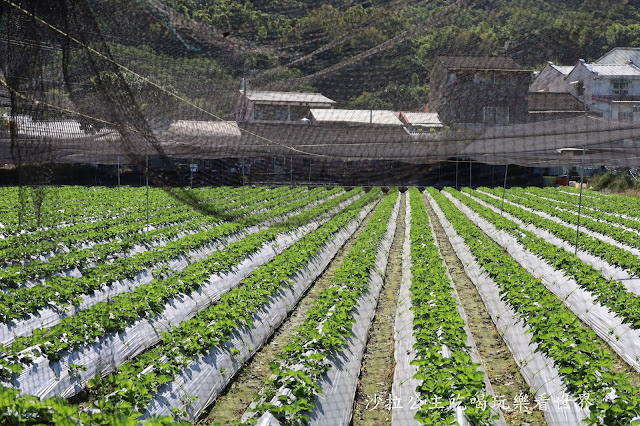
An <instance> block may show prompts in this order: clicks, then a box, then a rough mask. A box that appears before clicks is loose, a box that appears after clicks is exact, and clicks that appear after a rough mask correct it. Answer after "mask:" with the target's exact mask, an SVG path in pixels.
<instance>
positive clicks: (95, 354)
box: [6, 194, 361, 398]
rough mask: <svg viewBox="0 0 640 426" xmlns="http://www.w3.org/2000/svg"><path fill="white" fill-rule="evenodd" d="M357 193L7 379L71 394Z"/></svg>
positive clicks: (30, 388)
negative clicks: (124, 322) (99, 334)
mask: <svg viewBox="0 0 640 426" xmlns="http://www.w3.org/2000/svg"><path fill="white" fill-rule="evenodd" d="M360 196H361V194H359V195H356V196H355V197H351V198H350V199H349V200H346V201H344V202H343V203H341V204H340V205H338V206H337V207H335V208H334V209H332V210H331V211H330V212H327V213H325V214H324V215H323V216H321V218H319V219H318V220H316V221H314V222H311V223H309V224H307V225H305V226H303V227H301V228H300V229H298V230H296V231H293V232H290V233H287V234H284V235H281V236H280V237H278V238H277V239H276V241H274V242H272V243H269V244H265V246H264V247H263V248H262V249H261V250H259V251H258V252H257V253H255V254H254V255H252V256H251V257H250V258H247V259H245V260H244V261H243V262H241V263H240V264H239V265H238V266H237V268H236V269H235V270H234V271H231V272H229V273H226V274H221V275H218V274H214V275H212V276H211V278H210V279H209V280H208V281H207V282H205V283H204V284H203V285H202V286H201V287H200V288H199V289H198V290H197V291H194V292H193V293H191V294H190V295H178V296H176V297H174V298H173V299H172V300H170V301H169V302H167V304H166V305H165V308H164V312H163V313H162V314H161V315H157V316H155V317H154V318H150V319H144V320H141V321H138V322H136V323H135V324H133V325H131V326H129V327H127V328H126V329H125V330H124V331H122V332H120V333H115V334H109V335H107V336H105V337H104V338H103V339H100V341H98V342H96V343H94V344H88V345H87V346H86V347H84V348H82V349H81V350H76V351H73V352H71V353H68V354H65V355H63V356H62V357H61V359H60V360H59V361H53V362H52V361H50V360H49V359H48V358H46V357H43V356H39V357H34V361H33V363H32V364H30V365H29V366H28V367H27V368H25V370H24V371H23V372H22V373H21V374H20V375H19V376H18V377H17V378H14V379H13V380H11V382H9V383H6V384H7V385H8V386H10V387H13V388H16V389H19V390H20V392H21V393H23V394H30V395H35V396H37V397H39V398H47V397H50V396H62V397H65V398H69V397H71V396H73V395H75V394H76V393H78V392H80V391H82V390H83V389H84V387H85V385H86V383H87V382H88V381H89V380H90V379H91V378H93V377H95V376H97V375H103V376H104V375H106V374H109V373H111V372H113V371H114V370H115V369H116V368H117V367H118V366H120V365H121V364H123V363H124V362H125V361H127V360H128V359H130V358H133V357H135V356H137V355H138V354H140V353H141V352H143V351H144V350H146V349H147V348H149V347H151V346H153V345H154V344H156V343H158V342H159V341H160V333H161V332H168V331H170V330H171V329H172V328H174V327H176V326H178V325H179V324H180V323H181V322H182V321H186V320H188V319H190V318H192V317H193V316H195V314H196V313H197V312H199V311H200V310H202V309H205V308H206V307H208V306H210V305H211V304H212V303H214V302H215V301H216V300H218V299H219V298H220V296H221V295H222V294H224V293H226V292H227V291H229V290H230V289H231V288H233V287H234V286H236V285H237V284H238V283H239V282H240V281H242V280H243V279H244V278H246V277H247V276H248V275H249V274H250V273H251V272H252V271H253V270H254V269H256V268H257V267H258V266H260V265H261V264H263V263H266V262H268V261H269V260H271V259H273V257H275V256H276V255H277V254H279V253H281V252H282V251H284V250H286V249H287V248H289V247H290V246H291V245H292V244H293V243H294V242H296V241H297V240H299V239H300V238H302V236H304V235H305V234H307V233H309V232H311V231H313V230H314V229H316V228H317V227H318V226H320V225H321V224H322V223H324V222H326V221H327V220H329V218H330V217H331V216H332V215H333V214H335V213H336V212H338V211H340V210H341V209H342V208H344V205H346V204H349V203H351V202H353V201H355V200H356V199H358V198H360ZM26 351H28V349H27V350H26ZM72 364H73V365H81V366H84V370H82V371H81V370H80V369H77V368H75V369H73V371H71V370H70V365H72Z"/></svg>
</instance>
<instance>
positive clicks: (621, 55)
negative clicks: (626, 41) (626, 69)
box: [595, 47, 640, 65]
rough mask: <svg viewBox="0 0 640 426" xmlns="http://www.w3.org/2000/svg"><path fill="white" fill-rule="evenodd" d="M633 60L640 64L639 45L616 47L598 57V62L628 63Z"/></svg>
mask: <svg viewBox="0 0 640 426" xmlns="http://www.w3.org/2000/svg"><path fill="white" fill-rule="evenodd" d="M629 61H632V62H633V63H635V64H638V65H640V48H638V47H616V48H614V49H612V50H610V51H609V52H607V53H605V54H604V55H603V56H602V57H600V58H598V59H597V60H596V61H595V63H597V64H627V63H629Z"/></svg>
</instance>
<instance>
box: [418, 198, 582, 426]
mask: <svg viewBox="0 0 640 426" xmlns="http://www.w3.org/2000/svg"><path fill="white" fill-rule="evenodd" d="M427 196H428V195H427ZM428 198H429V202H430V204H431V206H432V207H433V209H434V210H435V212H436V215H437V216H438V219H439V220H440V223H442V226H443V228H444V230H445V233H446V234H447V236H448V237H449V240H450V241H451V245H452V246H453V248H454V250H455V252H456V254H457V256H458V258H459V259H460V260H461V262H462V264H463V265H464V269H465V272H466V273H467V275H468V276H469V279H471V281H472V282H473V283H474V285H475V286H476V288H477V289H478V293H479V294H480V297H482V300H483V301H484V304H485V306H486V308H487V311H488V312H489V315H491V318H492V320H493V322H494V324H495V325H496V328H497V330H498V332H500V334H501V335H502V338H503V339H504V341H505V343H506V344H507V347H508V348H509V351H510V352H511V354H512V355H513V357H514V360H515V361H516V363H517V364H518V366H519V367H520V372H521V374H522V376H523V377H524V379H525V381H526V382H527V383H528V384H529V387H530V388H531V391H532V392H533V393H534V394H535V395H536V397H537V398H543V396H545V397H550V398H551V399H550V400H549V404H548V405H547V407H546V408H547V409H546V410H545V412H544V416H545V420H546V421H547V423H548V424H549V425H551V426H554V425H562V426H565V425H574V424H579V423H580V422H581V420H582V419H584V418H586V417H588V415H589V412H588V411H587V410H584V409H582V408H581V407H580V406H579V405H578V404H571V403H570V404H567V406H565V405H564V404H561V403H560V402H559V401H562V400H561V397H562V396H563V395H566V394H568V392H566V387H565V386H564V384H563V383H562V379H561V377H560V375H559V373H558V369H557V368H556V366H555V364H554V362H553V360H552V359H550V358H548V357H546V356H545V355H544V354H542V353H541V352H538V351H537V348H538V345H537V344H536V343H534V342H532V341H531V334H530V333H528V332H527V331H528V330H529V327H528V326H527V325H526V324H524V323H523V322H522V321H521V320H520V319H519V316H518V315H517V314H516V313H515V312H514V311H513V310H512V309H511V308H510V307H509V306H508V305H507V304H506V303H505V302H503V301H502V300H501V299H500V293H501V292H500V289H499V287H498V285H497V284H496V283H495V282H494V281H493V280H492V279H491V278H490V277H489V275H488V274H487V273H486V271H485V270H484V268H482V266H481V265H479V264H478V262H477V261H476V259H475V258H474V257H473V255H472V254H471V252H470V251H469V248H468V247H467V246H466V244H465V242H464V240H463V239H462V237H460V236H459V235H458V234H457V233H456V231H455V230H454V228H453V226H452V225H451V224H450V223H449V221H448V220H447V219H446V218H445V216H444V213H443V212H442V210H440V207H439V206H438V204H437V203H436V202H435V200H433V198H431V197H430V196H428ZM554 398H555V401H554V400H553V399H554Z"/></svg>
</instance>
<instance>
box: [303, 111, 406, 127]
mask: <svg viewBox="0 0 640 426" xmlns="http://www.w3.org/2000/svg"><path fill="white" fill-rule="evenodd" d="M309 118H310V119H311V123H312V124H325V125H330V124H334V125H372V126H398V127H400V126H402V121H400V119H399V118H398V116H397V115H396V113H395V112H393V111H387V110H370V109H312V110H311V112H310V117H309Z"/></svg>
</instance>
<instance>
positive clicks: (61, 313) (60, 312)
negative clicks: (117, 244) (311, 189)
mask: <svg viewBox="0 0 640 426" xmlns="http://www.w3.org/2000/svg"><path fill="white" fill-rule="evenodd" d="M337 195H339V194H333V195H331V196H330V197H327V198H326V199H325V200H320V201H316V202H314V203H311V204H309V205H308V206H306V207H305V208H304V209H298V210H296V211H293V212H289V213H287V214H286V215H283V216H280V217H277V218H272V219H269V220H268V221H265V222H263V223H262V224H258V225H253V226H250V227H247V228H245V229H244V230H242V231H240V232H237V233H235V234H233V235H230V236H228V237H226V238H222V239H220V240H218V241H215V242H213V243H212V244H207V245H204V246H202V247H199V248H197V249H193V250H190V251H189V253H188V254H187V255H183V256H179V257H177V258H174V259H171V260H170V261H169V262H168V263H169V265H168V266H169V268H170V270H171V271H172V272H173V273H178V272H181V271H183V270H184V269H185V268H186V267H187V266H188V265H189V264H191V263H194V262H197V261H199V260H202V259H206V258H207V257H209V256H211V254H212V253H213V252H215V251H219V250H222V249H224V248H225V247H227V246H228V245H229V244H231V243H233V242H236V241H240V240H242V239H243V238H245V237H247V236H248V235H251V234H254V233H256V232H258V231H260V230H262V229H266V228H268V227H269V226H271V225H273V224H276V223H279V222H282V221H284V220H286V219H287V218H289V217H291V216H294V215H296V214H299V213H300V211H302V210H308V209H310V208H313V207H315V206H316V205H318V204H320V203H321V202H324V201H327V200H330V199H332V198H334V197H335V196H337ZM194 233H195V232H190V233H188V234H194ZM181 235H187V233H183V234H181ZM167 242H168V240H164V241H163V242H162V245H163V246H164V245H165V244H166V243H167ZM136 247H137V248H136V252H142V251H145V249H144V247H143V246H136ZM133 253H134V252H132V254H133ZM153 269H154V267H150V268H149V269H148V270H147V271H144V272H140V273H138V274H137V275H136V276H135V278H133V279H124V280H119V281H115V282H112V283H109V284H107V285H105V286H103V287H102V288H101V289H100V290H97V291H96V292H94V293H93V294H84V295H82V302H81V303H80V304H79V305H78V306H66V307H62V306H61V307H59V309H52V308H44V309H40V310H38V311H37V312H35V313H34V314H32V315H30V316H29V317H28V318H25V319H21V320H12V321H10V322H6V323H3V324H0V343H2V344H5V345H6V344H10V343H11V342H13V341H14V340H15V339H16V338H17V337H20V336H29V335H31V334H32V332H33V330H34V329H35V328H49V327H53V326H54V325H56V324H58V323H59V322H60V321H61V320H62V319H63V318H66V317H70V316H73V315H75V314H76V313H78V312H80V311H82V310H85V309H88V308H90V307H92V306H94V305H96V304H97V303H100V302H105V301H107V300H109V299H111V298H113V297H115V296H117V295H118V294H121V293H128V292H131V291H133V290H134V289H135V288H136V287H138V286H141V285H144V284H148V283H150V282H151V281H152V280H153V279H154V277H153V274H152V273H151V272H150V271H151V270H153ZM81 275H82V274H81V273H80V272H79V271H78V273H77V274H74V276H81Z"/></svg>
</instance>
